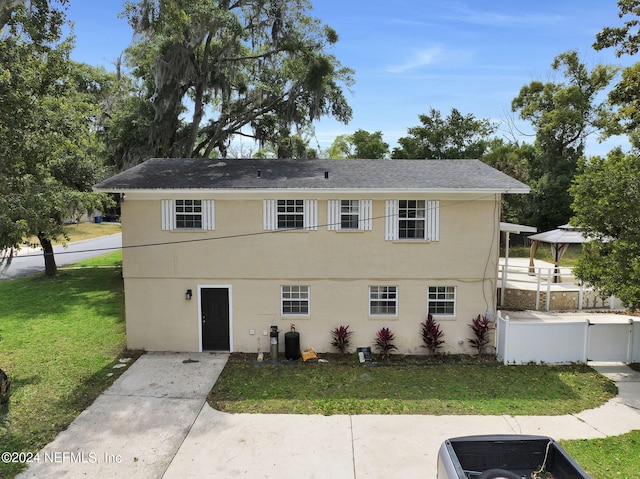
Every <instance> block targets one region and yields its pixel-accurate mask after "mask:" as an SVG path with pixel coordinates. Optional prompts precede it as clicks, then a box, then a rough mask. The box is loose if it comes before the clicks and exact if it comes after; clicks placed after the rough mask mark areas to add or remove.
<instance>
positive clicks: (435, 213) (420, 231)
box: [385, 200, 440, 241]
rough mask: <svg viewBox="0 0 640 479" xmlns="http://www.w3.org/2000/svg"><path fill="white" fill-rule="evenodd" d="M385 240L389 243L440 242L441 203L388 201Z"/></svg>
mask: <svg viewBox="0 0 640 479" xmlns="http://www.w3.org/2000/svg"><path fill="white" fill-rule="evenodd" d="M385 238H386V239H387V240H389V241H396V240H402V241H405V240H406V241H411V240H414V241H439V240H440V202H439V201H437V200H387V201H386V209H385Z"/></svg>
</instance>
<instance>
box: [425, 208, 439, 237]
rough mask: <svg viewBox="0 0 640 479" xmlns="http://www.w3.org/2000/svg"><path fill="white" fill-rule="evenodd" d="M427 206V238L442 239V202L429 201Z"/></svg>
mask: <svg viewBox="0 0 640 479" xmlns="http://www.w3.org/2000/svg"><path fill="white" fill-rule="evenodd" d="M426 206H427V208H426V209H427V214H426V222H427V224H426V235H427V237H426V239H427V240H429V241H440V202H439V201H437V200H432V201H427V205H426Z"/></svg>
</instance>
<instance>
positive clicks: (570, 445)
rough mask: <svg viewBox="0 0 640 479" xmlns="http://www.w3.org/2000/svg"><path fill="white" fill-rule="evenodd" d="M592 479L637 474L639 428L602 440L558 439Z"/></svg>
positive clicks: (631, 478)
mask: <svg viewBox="0 0 640 479" xmlns="http://www.w3.org/2000/svg"><path fill="white" fill-rule="evenodd" d="M560 444H561V445H562V447H564V448H565V449H566V450H567V452H568V453H569V455H570V456H571V457H573V458H574V459H575V460H576V462H578V464H580V465H581V466H582V468H583V469H585V470H586V471H587V472H588V473H589V474H590V475H591V476H592V477H593V479H637V478H638V477H640V431H631V432H629V433H627V434H623V435H621V436H614V437H606V438H604V439H590V440H575V441H561V442H560Z"/></svg>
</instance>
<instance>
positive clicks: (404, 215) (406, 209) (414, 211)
mask: <svg viewBox="0 0 640 479" xmlns="http://www.w3.org/2000/svg"><path fill="white" fill-rule="evenodd" d="M424 203H425V202H424V200H400V201H399V203H398V238H399V239H424V238H425V236H424V220H425V209H424Z"/></svg>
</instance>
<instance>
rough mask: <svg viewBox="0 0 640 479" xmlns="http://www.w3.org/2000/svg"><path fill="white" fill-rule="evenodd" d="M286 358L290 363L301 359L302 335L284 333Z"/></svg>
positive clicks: (290, 332)
mask: <svg viewBox="0 0 640 479" xmlns="http://www.w3.org/2000/svg"><path fill="white" fill-rule="evenodd" d="M284 357H285V358H287V359H288V360H289V361H295V360H296V359H300V333H297V332H295V331H289V332H288V333H284Z"/></svg>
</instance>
